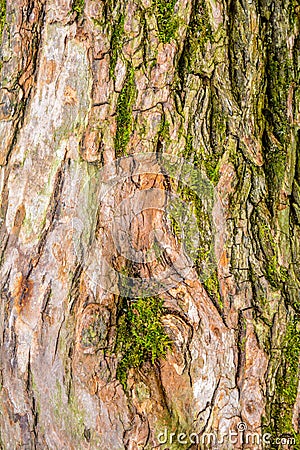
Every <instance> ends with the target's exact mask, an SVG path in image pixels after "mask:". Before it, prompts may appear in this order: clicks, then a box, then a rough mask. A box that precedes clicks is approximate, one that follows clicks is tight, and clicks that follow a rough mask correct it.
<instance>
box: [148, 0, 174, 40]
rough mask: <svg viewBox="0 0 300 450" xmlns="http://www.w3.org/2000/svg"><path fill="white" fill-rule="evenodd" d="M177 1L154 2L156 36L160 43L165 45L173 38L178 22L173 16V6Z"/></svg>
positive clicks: (163, 0) (162, 0)
mask: <svg viewBox="0 0 300 450" xmlns="http://www.w3.org/2000/svg"><path fill="white" fill-rule="evenodd" d="M176 1H177V0H169V1H168V0H155V3H154V4H155V12H156V19H157V26H158V36H159V39H160V41H161V42H162V43H164V44H166V43H167V42H170V41H171V40H172V39H174V37H175V33H176V30H177V27H178V20H177V19H176V17H175V14H174V6H175V4H176Z"/></svg>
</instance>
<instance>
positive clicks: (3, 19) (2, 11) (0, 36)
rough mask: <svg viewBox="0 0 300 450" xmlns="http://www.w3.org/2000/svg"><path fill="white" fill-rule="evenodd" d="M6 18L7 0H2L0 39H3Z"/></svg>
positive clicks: (0, 1)
mask: <svg viewBox="0 0 300 450" xmlns="http://www.w3.org/2000/svg"><path fill="white" fill-rule="evenodd" d="M5 20H6V0H0V41H1V40H2V33H3V28H4V25H5Z"/></svg>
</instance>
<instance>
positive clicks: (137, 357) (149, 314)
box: [116, 297, 171, 388]
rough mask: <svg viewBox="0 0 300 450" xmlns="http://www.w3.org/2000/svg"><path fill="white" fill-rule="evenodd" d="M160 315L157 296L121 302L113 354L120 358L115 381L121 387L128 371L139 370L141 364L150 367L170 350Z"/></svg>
mask: <svg viewBox="0 0 300 450" xmlns="http://www.w3.org/2000/svg"><path fill="white" fill-rule="evenodd" d="M162 315H163V301H162V300H161V299H159V298H157V297H146V298H139V299H138V300H132V299H127V298H123V299H122V305H121V311H120V314H119V318H118V322H117V338H116V353H117V354H118V356H119V357H120V362H119V364H118V368H117V378H118V379H119V381H120V382H121V383H122V385H123V386H124V388H126V384H127V373H128V370H129V369H131V368H139V367H141V366H142V364H143V363H144V362H145V361H150V362H151V363H152V364H154V362H155V361H156V360H157V359H158V358H160V357H163V356H165V355H166V352H167V350H168V349H169V348H170V346H171V342H170V340H169V338H168V336H167V335H166V333H165V331H164V329H163V326H162V323H161V318H162Z"/></svg>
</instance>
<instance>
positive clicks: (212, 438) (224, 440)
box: [157, 422, 295, 446]
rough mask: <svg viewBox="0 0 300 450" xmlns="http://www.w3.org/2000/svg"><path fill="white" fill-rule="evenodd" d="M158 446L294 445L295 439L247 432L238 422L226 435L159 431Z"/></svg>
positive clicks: (241, 423) (242, 423)
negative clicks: (175, 444)
mask: <svg viewBox="0 0 300 450" xmlns="http://www.w3.org/2000/svg"><path fill="white" fill-rule="evenodd" d="M157 439H158V442H159V444H173V443H177V444H182V445H187V444H202V445H210V446H214V445H220V444H232V445H243V444H246V445H262V444H264V445H270V444H273V445H274V444H275V445H287V446H292V445H294V444H295V438H293V437H290V436H287V437H284V436H281V437H277V436H273V435H272V434H271V433H263V434H260V433H255V432H250V431H247V426H246V424H245V423H244V422H240V423H239V424H238V425H237V427H236V429H235V430H229V431H228V433H218V434H217V433H203V434H201V435H199V434H197V433H190V434H186V433H174V432H170V431H169V430H168V429H167V428H165V429H164V431H161V432H160V433H159V434H158V436H157Z"/></svg>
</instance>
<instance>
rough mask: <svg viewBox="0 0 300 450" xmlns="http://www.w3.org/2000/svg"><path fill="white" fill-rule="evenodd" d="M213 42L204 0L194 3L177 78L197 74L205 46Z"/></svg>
mask: <svg viewBox="0 0 300 450" xmlns="http://www.w3.org/2000/svg"><path fill="white" fill-rule="evenodd" d="M212 40H213V32H212V27H211V25H210V17H209V13H208V9H207V6H206V2H205V0H199V1H198V2H195V4H194V7H193V10H192V14H191V20H190V23H189V26H188V30H187V38H186V44H185V48H184V51H183V52H182V56H181V59H180V61H179V77H180V79H181V80H183V79H184V76H185V74H186V73H199V68H200V70H201V67H202V64H201V60H202V58H203V52H204V50H205V48H206V44H207V42H209V41H212Z"/></svg>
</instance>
